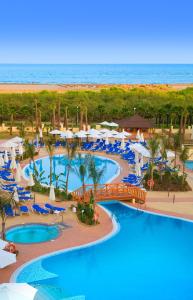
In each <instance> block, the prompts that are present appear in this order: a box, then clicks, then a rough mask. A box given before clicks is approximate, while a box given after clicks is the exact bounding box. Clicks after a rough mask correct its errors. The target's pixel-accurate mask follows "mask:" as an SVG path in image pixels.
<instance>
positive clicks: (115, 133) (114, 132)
mask: <svg viewBox="0 0 193 300" xmlns="http://www.w3.org/2000/svg"><path fill="white" fill-rule="evenodd" d="M111 134H112V135H117V134H119V132H118V131H116V130H111Z"/></svg>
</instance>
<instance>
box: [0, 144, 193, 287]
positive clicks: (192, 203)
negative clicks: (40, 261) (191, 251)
mask: <svg viewBox="0 0 193 300" xmlns="http://www.w3.org/2000/svg"><path fill="white" fill-rule="evenodd" d="M55 154H64V150H63V149H61V148H59V149H57V150H56V152H55ZM95 154H96V155H101V156H106V154H104V153H97V152H96V153H95ZM45 156H47V153H46V150H45V149H41V150H40V153H39V155H38V157H37V159H38V158H41V157H45ZM107 157H108V158H110V159H113V160H115V161H116V162H117V163H119V165H120V174H119V175H118V176H117V177H116V178H114V179H113V181H112V182H114V183H115V182H120V181H121V179H122V178H123V177H124V176H126V175H128V173H129V172H130V171H131V170H130V169H129V165H128V164H127V162H126V161H124V160H122V159H120V158H119V157H118V156H115V155H108V156H107ZM28 162H29V160H26V161H24V162H23V163H22V164H21V165H22V167H24V166H25V165H26V164H27V163H28ZM188 181H189V184H190V185H191V187H193V172H192V171H188ZM22 184H23V185H26V182H25V180H23V182H22ZM173 196H174V193H170V194H169V196H168V193H166V192H148V195H147V202H146V205H145V206H142V207H140V208H142V209H144V210H147V211H151V212H156V213H161V214H165V215H171V216H175V217H181V218H186V219H190V220H193V192H192V191H191V192H185V193H181V192H180V193H179V192H176V193H175V201H174V203H173ZM47 201H48V196H45V195H40V194H36V202H37V203H40V204H44V203H45V202H47ZM71 204H72V201H67V202H66V201H65V202H59V203H56V205H58V206H61V207H65V208H67V211H66V212H65V214H64V218H63V220H64V223H65V224H66V225H68V226H69V227H68V228H66V229H64V230H63V231H62V234H61V235H60V236H59V237H58V238H57V239H56V240H54V241H50V242H45V243H39V244H30V245H28V244H16V245H17V249H18V250H19V255H18V257H17V263H15V264H13V265H10V266H8V267H6V268H4V269H0V283H3V282H9V280H10V277H11V275H12V274H13V272H14V271H15V270H16V269H17V268H18V267H20V266H21V265H23V264H24V263H26V262H28V261H30V260H32V259H34V258H37V257H39V256H41V255H44V254H48V253H52V252H55V251H58V250H62V249H67V248H71V247H75V246H80V245H84V244H87V243H90V242H94V241H97V240H98V239H101V238H102V237H105V236H106V235H108V234H109V233H110V232H112V230H113V224H112V220H111V218H110V217H109V216H108V215H107V214H106V213H105V211H104V210H102V209H101V208H100V207H98V208H97V209H98V210H99V214H100V219H99V220H100V224H99V225H96V226H92V227H90V226H86V225H83V224H81V223H80V222H79V221H78V220H77V217H76V215H75V214H74V213H72V212H71V210H70V206H71ZM61 221H62V219H61V217H60V216H58V217H57V216H56V215H48V216H40V215H36V214H34V213H31V214H30V215H29V216H24V215H23V216H18V217H14V218H8V220H7V223H6V227H7V228H8V227H11V226H14V225H17V224H18V225H19V224H23V223H25V224H27V223H48V224H51V223H56V222H61Z"/></svg>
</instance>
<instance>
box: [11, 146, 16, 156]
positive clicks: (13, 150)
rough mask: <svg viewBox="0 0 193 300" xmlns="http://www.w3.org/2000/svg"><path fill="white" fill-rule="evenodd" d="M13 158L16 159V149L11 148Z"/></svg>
mask: <svg viewBox="0 0 193 300" xmlns="http://www.w3.org/2000/svg"><path fill="white" fill-rule="evenodd" d="M11 156H12V157H13V156H14V157H16V152H15V148H14V147H13V148H11Z"/></svg>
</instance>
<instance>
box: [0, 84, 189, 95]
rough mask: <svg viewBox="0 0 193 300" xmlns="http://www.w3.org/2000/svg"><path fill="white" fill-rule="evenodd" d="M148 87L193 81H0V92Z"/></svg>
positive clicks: (180, 86)
mask: <svg viewBox="0 0 193 300" xmlns="http://www.w3.org/2000/svg"><path fill="white" fill-rule="evenodd" d="M112 87H117V88H122V89H126V90H128V89H132V88H149V89H156V88H159V89H160V90H168V91H169V90H183V89H186V88H188V87H193V83H170V84H167V83H161V84H154V83H152V84H151V83H150V84H147V83H145V84H143V83H141V84H129V83H128V84H124V83H123V84H105V83H104V84H103V83H100V84H98V83H96V84H95V83H80V84H79V83H71V84H70V83H45V84H42V83H0V93H30V92H41V91H45V90H47V91H55V92H66V91H72V90H75V91H77V90H101V89H105V88H107V89H108V88H112Z"/></svg>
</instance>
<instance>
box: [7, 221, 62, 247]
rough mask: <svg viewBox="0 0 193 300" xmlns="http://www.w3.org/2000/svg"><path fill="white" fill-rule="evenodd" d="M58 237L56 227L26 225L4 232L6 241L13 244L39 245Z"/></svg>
mask: <svg viewBox="0 0 193 300" xmlns="http://www.w3.org/2000/svg"><path fill="white" fill-rule="evenodd" d="M58 235H59V228H58V226H57V225H43V224H27V225H22V226H16V227H13V228H11V229H8V230H7V231H6V240H7V241H11V242H14V243H29V244H32V243H41V242H46V241H50V240H53V239H56V238H57V237H58Z"/></svg>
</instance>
